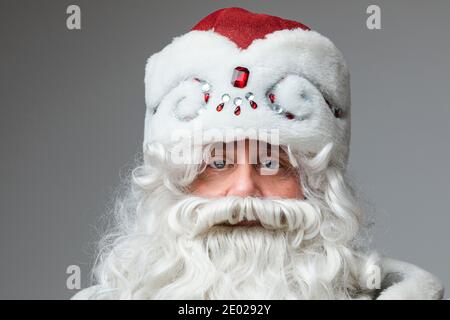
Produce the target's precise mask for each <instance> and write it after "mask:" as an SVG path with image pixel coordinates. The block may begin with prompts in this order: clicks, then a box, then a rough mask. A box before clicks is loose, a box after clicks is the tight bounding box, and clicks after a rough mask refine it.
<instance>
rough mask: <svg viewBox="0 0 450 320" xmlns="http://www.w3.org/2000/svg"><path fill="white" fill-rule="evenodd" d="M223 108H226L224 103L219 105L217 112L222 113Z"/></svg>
mask: <svg viewBox="0 0 450 320" xmlns="http://www.w3.org/2000/svg"><path fill="white" fill-rule="evenodd" d="M223 106H224V104H223V103H221V104H219V105H218V106H217V107H216V110H217V111H218V112H220V111H222V109H223Z"/></svg>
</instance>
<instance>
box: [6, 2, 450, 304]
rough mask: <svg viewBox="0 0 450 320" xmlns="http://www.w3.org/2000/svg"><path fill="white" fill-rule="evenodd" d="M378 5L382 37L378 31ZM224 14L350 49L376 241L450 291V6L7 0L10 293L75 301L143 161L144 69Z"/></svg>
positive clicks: (355, 158)
mask: <svg viewBox="0 0 450 320" xmlns="http://www.w3.org/2000/svg"><path fill="white" fill-rule="evenodd" d="M69 4H78V5H79V6H80V7H81V11H82V30H81V31H69V30H67V28H66V18H67V15H66V8H67V6H68V5H69ZM370 4H378V5H379V6H380V7H381V23H382V29H381V30H368V29H367V28H366V18H367V14H366V8H367V6H368V5H370ZM226 6H242V7H244V8H247V9H250V10H252V11H257V12H263V13H269V14H272V15H278V16H281V17H284V18H288V19H293V20H298V21H301V22H303V23H305V24H307V25H309V26H311V27H312V28H313V29H315V30H317V31H319V32H321V33H323V34H325V35H327V36H329V37H330V38H331V39H332V40H333V41H334V42H335V43H336V44H337V46H338V47H339V48H340V49H341V50H342V51H343V53H344V55H345V57H346V60H347V62H348V64H349V66H350V69H351V73H352V98H353V111H352V118H353V125H352V133H353V136H352V145H351V149H352V151H351V158H350V166H349V173H350V176H351V178H352V180H353V182H354V183H355V184H357V185H359V187H360V193H361V195H362V197H363V202H364V205H365V207H366V208H367V209H368V214H370V215H371V216H373V217H374V218H375V221H376V223H377V224H376V226H375V228H374V229H373V231H372V232H373V242H372V246H373V247H374V248H376V249H378V250H379V251H380V252H382V253H385V254H387V255H389V256H392V257H395V258H398V259H402V260H405V261H409V262H412V263H415V264H417V265H419V266H420V267H422V268H424V269H426V270H428V271H430V272H432V273H434V274H436V275H437V276H438V277H440V278H441V279H442V281H444V283H445V284H446V287H447V288H449V290H450V252H449V249H448V246H449V243H450V234H449V228H450V209H449V199H450V195H449V181H450V170H449V169H448V168H449V165H448V164H449V162H450V150H449V146H450V142H449V140H450V125H449V123H450V106H449V101H450V98H449V92H450V90H449V89H450V88H449V81H450V63H449V58H450V2H449V1H446V0H443V1H429V2H424V1H380V0H378V1H361V0H359V1H357V0H355V1H339V4H338V3H337V1H318V0H314V1H312V0H292V1H279V0H277V1H221V2H220V3H219V2H218V1H206V0H205V1H175V0H164V1H121V2H118V1H117V2H116V1H100V0H96V1H80V0H77V1H61V0H60V1H23V0H20V1H11V0H6V1H5V0H2V1H1V4H0V40H1V42H0V48H1V49H0V68H1V71H0V74H1V86H0V88H1V94H0V106H1V109H0V110H1V114H0V130H1V137H0V150H1V151H0V152H1V158H0V177H1V182H0V214H1V220H0V237H1V240H0V241H1V248H0V298H3V299H5V298H7V299H24V298H27V299H66V298H69V297H70V296H72V295H73V294H74V293H75V292H76V291H71V290H68V289H67V288H66V277H67V275H66V268H67V266H69V265H73V264H76V265H79V266H80V267H81V270H82V276H83V286H85V285H86V284H87V281H88V276H89V269H90V266H91V264H92V262H93V253H94V250H93V249H94V246H93V242H94V241H95V240H96V239H97V231H96V226H98V225H99V221H100V216H101V215H102V214H103V213H104V212H105V211H106V210H107V206H108V203H110V200H111V198H112V196H113V192H114V190H116V188H117V187H118V185H119V182H120V178H121V176H122V177H123V176H124V174H125V173H126V169H127V167H129V166H130V165H132V164H133V163H134V161H135V158H136V156H135V154H137V153H138V152H140V147H141V143H142V135H143V125H144V87H143V78H144V64H145V61H146V58H147V57H148V56H149V55H150V54H151V53H153V52H156V51H158V50H160V49H161V48H162V47H163V46H165V45H166V44H168V43H169V42H170V40H171V38H172V37H174V36H177V35H180V34H182V33H185V32H187V31H188V30H189V29H190V28H191V27H192V26H193V25H194V24H195V23H196V22H197V21H198V20H200V19H201V18H202V17H204V16H205V15H207V14H208V13H210V12H212V11H213V10H216V9H218V8H221V7H226ZM447 296H448V294H447Z"/></svg>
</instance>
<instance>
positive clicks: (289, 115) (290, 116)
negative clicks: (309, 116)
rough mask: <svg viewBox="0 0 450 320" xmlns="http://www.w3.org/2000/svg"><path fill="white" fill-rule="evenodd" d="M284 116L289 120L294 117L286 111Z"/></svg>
mask: <svg viewBox="0 0 450 320" xmlns="http://www.w3.org/2000/svg"><path fill="white" fill-rule="evenodd" d="M286 118H288V119H289V120H292V119H294V118H295V116H294V115H293V114H292V113H290V112H286Z"/></svg>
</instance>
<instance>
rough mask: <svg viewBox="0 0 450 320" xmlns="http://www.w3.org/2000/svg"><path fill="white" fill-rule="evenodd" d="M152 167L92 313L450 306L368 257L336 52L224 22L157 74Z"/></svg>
mask: <svg viewBox="0 0 450 320" xmlns="http://www.w3.org/2000/svg"><path fill="white" fill-rule="evenodd" d="M145 89H146V94H145V98H146V105H147V111H146V116H145V133H144V143H143V160H142V163H141V164H140V165H139V166H138V167H137V168H135V169H134V170H133V172H132V175H131V177H130V181H129V183H128V184H127V191H126V193H125V194H124V195H123V196H122V197H121V198H120V199H119V200H118V201H117V205H116V206H115V208H114V218H115V220H114V225H113V228H112V229H111V230H109V232H108V233H107V234H106V236H105V237H104V239H103V240H102V241H101V242H100V252H99V255H98V259H97V260H96V266H95V269H94V275H95V282H96V283H95V284H94V285H93V286H92V287H90V288H87V289H85V290H83V291H81V292H80V293H78V294H77V295H76V296H75V298H77V299H415V298H417V299H440V298H442V295H443V288H442V286H441V284H440V282H439V281H438V280H437V279H436V278H435V277H434V276H433V275H431V274H430V273H428V272H426V271H424V270H422V269H420V268H418V267H415V266H413V265H411V264H408V263H405V262H400V261H396V260H392V259H388V258H385V257H382V256H379V255H377V254H375V253H373V252H371V251H369V250H367V249H364V247H362V246H360V245H359V243H360V242H359V241H357V239H358V235H359V229H360V226H361V224H362V210H361V208H360V206H359V205H358V203H357V200H356V198H355V195H354V192H353V191H352V189H351V188H350V186H349V185H348V183H347V181H346V176H345V171H346V165H347V159H348V153H349V142H350V86H349V73H348V69H347V67H346V64H345V62H344V59H343V57H342V54H341V52H340V51H339V50H338V49H337V48H336V47H335V46H334V44H333V43H332V42H331V41H330V40H329V39H328V38H326V37H324V36H322V35H320V34H319V33H317V32H315V31H313V30H311V29H310V28H309V27H307V26H305V25H303V24H301V23H298V22H295V21H290V20H285V19H281V18H278V17H274V16H269V15H265V14H255V13H251V12H249V11H247V10H244V9H240V8H227V9H221V10H218V11H216V12H213V13H212V14H210V15H208V16H207V17H205V18H204V19H203V20H201V21H200V22H199V23H198V24H197V25H195V26H194V27H193V29H192V30H191V31H190V32H188V33H186V34H184V35H182V36H180V37H177V38H175V39H174V40H173V41H172V43H171V44H169V45H168V46H166V47H165V48H164V49H163V50H162V51H160V52H158V53H156V54H154V55H152V56H151V57H150V58H149V60H148V62H147V66H146V75H145Z"/></svg>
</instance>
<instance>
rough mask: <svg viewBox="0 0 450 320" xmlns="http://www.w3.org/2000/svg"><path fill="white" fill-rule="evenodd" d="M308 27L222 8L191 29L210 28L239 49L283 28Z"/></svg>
mask: <svg viewBox="0 0 450 320" xmlns="http://www.w3.org/2000/svg"><path fill="white" fill-rule="evenodd" d="M297 28H300V29H303V30H310V28H309V27H308V26H306V25H304V24H302V23H300V22H296V21H292V20H286V19H282V18H280V17H276V16H270V15H267V14H259V13H253V12H250V11H248V10H245V9H242V8H224V9H220V10H217V11H214V12H213V13H211V14H209V15H207V16H206V17H205V18H203V19H202V20H201V21H200V22H198V23H197V24H196V25H195V26H194V27H193V28H192V30H202V31H206V30H211V29H214V31H215V32H217V33H219V34H221V35H223V36H225V37H227V38H229V39H230V40H232V41H233V42H234V43H236V45H237V46H238V47H239V48H241V49H246V48H247V47H248V46H249V45H250V44H251V43H252V42H253V40H255V39H262V38H264V37H265V36H266V35H267V34H269V33H272V32H275V31H278V30H284V29H297Z"/></svg>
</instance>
